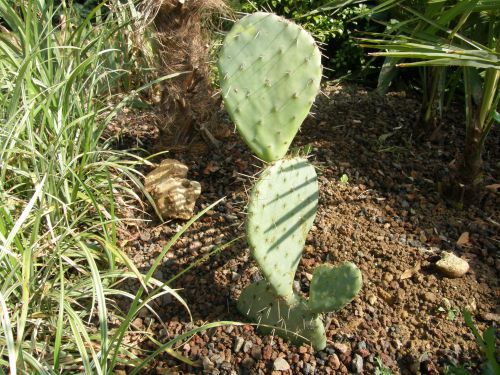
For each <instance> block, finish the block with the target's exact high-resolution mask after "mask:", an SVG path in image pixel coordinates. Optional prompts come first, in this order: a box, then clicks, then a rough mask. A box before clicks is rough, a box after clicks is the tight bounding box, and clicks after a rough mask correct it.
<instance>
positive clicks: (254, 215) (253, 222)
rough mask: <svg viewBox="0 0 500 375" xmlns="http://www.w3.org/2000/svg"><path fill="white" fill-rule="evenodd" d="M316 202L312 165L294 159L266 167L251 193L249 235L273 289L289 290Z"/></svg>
mask: <svg viewBox="0 0 500 375" xmlns="http://www.w3.org/2000/svg"><path fill="white" fill-rule="evenodd" d="M317 206H318V181H317V180H316V172H315V171H314V167H313V166H312V165H311V164H309V162H308V161H307V160H306V159H303V158H300V157H296V158H292V159H284V160H278V161H277V162H276V163H274V164H272V165H270V166H269V167H268V168H266V169H265V170H264V171H263V172H262V175H261V176H260V178H259V180H258V181H257V183H256V184H255V186H254V188H253V189H252V192H251V193H250V201H249V204H248V215H247V238H248V243H249V245H250V250H251V252H252V255H253V257H254V258H255V260H256V261H257V263H258V264H259V265H260V268H261V270H262V273H263V275H264V277H265V278H266V280H267V281H269V284H270V285H271V287H272V288H273V289H274V292H275V293H276V294H277V295H279V296H288V295H291V294H292V293H293V278H294V276H295V271H296V270H297V266H298V265H299V261H300V257H301V256H302V251H303V248H304V244H305V242H306V237H307V233H308V232H309V230H310V229H311V227H312V224H313V222H314V218H315V217H316V208H317Z"/></svg>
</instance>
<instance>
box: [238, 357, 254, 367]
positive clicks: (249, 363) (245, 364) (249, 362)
mask: <svg viewBox="0 0 500 375" xmlns="http://www.w3.org/2000/svg"><path fill="white" fill-rule="evenodd" d="M241 364H242V365H243V367H247V368H250V367H253V365H254V364H255V361H254V359H253V358H252V357H246V358H245V359H244V360H243V361H241Z"/></svg>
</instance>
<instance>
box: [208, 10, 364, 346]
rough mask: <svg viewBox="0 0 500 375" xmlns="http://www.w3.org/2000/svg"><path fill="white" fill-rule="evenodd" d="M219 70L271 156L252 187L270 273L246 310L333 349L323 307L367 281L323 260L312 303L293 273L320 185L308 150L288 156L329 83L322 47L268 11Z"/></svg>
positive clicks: (252, 224)
mask: <svg viewBox="0 0 500 375" xmlns="http://www.w3.org/2000/svg"><path fill="white" fill-rule="evenodd" d="M218 65H219V73H220V83H221V88H222V95H223V98H224V103H225V107H226V110H227V111H228V113H229V115H230V116H231V118H232V120H233V121H234V123H235V124H236V127H237V129H238V132H239V133H240V135H241V137H242V138H243V140H244V141H245V143H246V144H247V145H248V146H249V147H250V148H251V149H252V151H253V152H254V153H255V154H256V155H257V156H258V157H259V158H261V159H262V160H264V161H265V162H268V163H270V164H269V165H268V166H267V168H266V169H265V170H264V171H263V172H262V173H261V175H260V178H259V179H258V181H257V183H256V184H255V186H254V188H253V189H252V192H251V194H250V200H249V205H248V218H247V222H246V229H247V238H248V243H249V247H250V250H251V253H252V255H253V257H254V258H255V260H256V261H257V263H258V264H259V266H260V268H261V270H262V273H263V275H264V278H265V279H264V280H261V281H259V282H257V283H254V284H251V285H249V286H248V287H247V288H246V289H245V290H243V292H242V294H241V296H240V299H239V301H238V309H239V310H240V312H241V313H243V314H245V315H247V316H248V317H249V318H250V319H252V320H254V321H256V322H258V323H260V328H261V329H262V330H263V331H264V332H269V331H275V332H276V333H278V334H280V335H281V336H283V337H285V338H289V339H291V340H292V341H294V342H297V343H299V342H303V341H304V340H308V341H310V342H311V343H312V345H313V347H314V348H315V349H318V350H321V349H323V348H324V347H325V346H326V336H325V329H324V326H323V323H322V321H321V319H320V314H321V313H324V312H328V311H332V310H337V309H340V308H342V307H343V306H344V305H346V304H347V303H349V302H350V301H351V300H352V299H353V298H354V297H355V296H356V294H357V293H358V291H359V289H360V288H361V283H362V280H361V272H360V271H359V269H358V268H357V267H356V266H355V265H354V264H352V263H345V264H343V265H340V266H338V267H333V266H330V265H321V266H319V267H317V268H316V270H315V271H314V275H313V279H312V282H311V288H310V293H309V294H310V296H309V299H308V300H306V299H304V298H303V297H301V296H299V295H298V294H297V293H296V292H294V290H293V279H294V276H295V272H296V270H297V266H298V264H299V261H300V257H301V255H302V252H303V247H304V244H305V241H306V237H307V234H308V232H309V230H310V229H311V226H312V224H313V222H314V218H315V216H316V210H317V205H318V182H317V177H316V172H315V170H314V167H313V166H312V165H311V164H310V163H309V162H308V161H307V159H305V158H303V157H285V155H286V153H287V151H288V148H289V146H290V144H291V142H292V140H293V138H294V136H295V134H296V133H297V131H298V130H299V127H300V126H301V124H302V122H303V120H304V119H305V117H306V116H307V114H308V113H309V110H310V108H311V106H312V103H313V101H314V98H315V97H316V95H317V93H318V91H319V86H320V81H321V72H322V67H321V54H320V52H319V49H318V47H317V46H316V44H315V42H314V39H313V38H312V37H311V36H310V35H309V34H308V33H307V32H306V31H305V30H303V29H302V28H300V27H299V26H298V25H296V24H293V23H291V22H289V21H287V20H285V19H283V18H281V17H278V16H276V15H274V14H268V13H261V12H258V13H254V14H251V15H248V16H246V17H244V18H242V19H241V20H240V21H239V22H237V23H236V24H235V25H234V26H233V28H232V29H231V31H230V32H229V33H228V35H227V36H226V38H225V41H224V45H223V47H222V50H221V54H220V57H219V64H218Z"/></svg>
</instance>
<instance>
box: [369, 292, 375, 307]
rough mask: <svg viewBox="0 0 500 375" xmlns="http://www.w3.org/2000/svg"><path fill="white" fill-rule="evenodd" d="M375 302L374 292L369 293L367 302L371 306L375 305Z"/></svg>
mask: <svg viewBox="0 0 500 375" xmlns="http://www.w3.org/2000/svg"><path fill="white" fill-rule="evenodd" d="M376 302H377V296H375V295H374V294H370V295H369V296H368V303H369V304H370V305H372V306H373V305H375V303H376Z"/></svg>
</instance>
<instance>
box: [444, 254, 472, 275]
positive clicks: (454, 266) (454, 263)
mask: <svg viewBox="0 0 500 375" xmlns="http://www.w3.org/2000/svg"><path fill="white" fill-rule="evenodd" d="M436 268H437V269H438V270H439V271H440V272H441V273H443V274H444V275H445V276H447V277H450V278H457V277H462V276H463V275H465V274H466V273H467V271H468V270H469V263H467V261H465V260H463V259H462V258H459V257H457V256H456V255H455V254H453V253H449V252H446V251H444V252H443V255H442V257H441V259H440V260H438V261H437V262H436Z"/></svg>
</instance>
